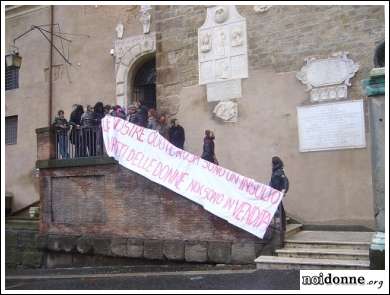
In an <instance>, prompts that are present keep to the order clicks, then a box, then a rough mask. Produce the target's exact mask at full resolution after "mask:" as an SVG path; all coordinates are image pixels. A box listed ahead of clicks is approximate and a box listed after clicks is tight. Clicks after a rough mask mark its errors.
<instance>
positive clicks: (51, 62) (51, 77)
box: [48, 5, 54, 126]
mask: <svg viewBox="0 0 390 295" xmlns="http://www.w3.org/2000/svg"><path fill="white" fill-rule="evenodd" d="M53 24H54V6H53V5H50V28H51V29H50V62H49V125H48V126H50V125H51V118H52V105H53Z"/></svg>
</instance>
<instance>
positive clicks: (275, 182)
mask: <svg viewBox="0 0 390 295" xmlns="http://www.w3.org/2000/svg"><path fill="white" fill-rule="evenodd" d="M269 185H270V187H272V188H274V189H276V190H278V191H281V190H283V189H284V190H285V192H287V191H288V185H289V184H288V178H287V176H286V174H285V173H284V170H283V168H276V169H274V170H273V171H272V176H271V182H270V184H269Z"/></svg>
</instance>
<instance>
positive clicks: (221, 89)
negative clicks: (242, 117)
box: [207, 80, 242, 101]
mask: <svg viewBox="0 0 390 295" xmlns="http://www.w3.org/2000/svg"><path fill="white" fill-rule="evenodd" d="M241 96H242V94H241V80H228V81H221V82H215V83H209V84H207V99H208V101H221V100H229V99H233V98H237V97H241Z"/></svg>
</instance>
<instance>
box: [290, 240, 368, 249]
mask: <svg viewBox="0 0 390 295" xmlns="http://www.w3.org/2000/svg"><path fill="white" fill-rule="evenodd" d="M284 246H285V248H322V249H351V250H368V248H369V247H370V243H368V242H367V243H366V242H340V241H327V242H324V241H312V242H307V241H291V240H289V239H286V240H285V243H284Z"/></svg>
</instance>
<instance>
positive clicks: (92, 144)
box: [53, 102, 185, 159]
mask: <svg viewBox="0 0 390 295" xmlns="http://www.w3.org/2000/svg"><path fill="white" fill-rule="evenodd" d="M106 115H110V116H114V117H119V118H121V119H123V120H126V121H129V122H131V123H133V124H136V125H139V126H142V127H145V128H149V129H153V130H156V131H158V132H159V133H160V134H161V135H162V136H163V137H165V138H166V139H167V140H168V141H169V142H170V143H172V144H173V145H174V146H176V147H178V148H180V149H184V142H185V131H184V128H183V127H182V126H180V125H179V124H177V120H176V119H172V120H171V124H170V126H168V124H167V119H166V116H165V115H164V114H160V115H158V113H157V111H156V110H155V109H153V108H150V109H148V108H147V107H146V106H145V105H137V104H133V105H130V106H129V107H128V109H127V111H126V110H125V109H124V108H122V107H121V106H119V105H116V106H110V105H104V104H103V103H102V102H97V103H96V104H95V105H94V106H91V105H87V108H86V111H84V107H83V106H82V105H79V104H75V105H73V110H72V112H71V114H70V118H69V121H68V120H66V119H65V113H64V111H63V110H59V111H58V113H57V116H56V117H55V119H54V123H53V126H54V127H55V129H56V136H57V151H58V152H57V157H58V158H59V157H61V159H68V158H69V150H70V145H69V141H70V143H71V144H72V145H73V146H74V151H75V152H74V154H75V157H86V156H97V155H102V154H103V151H104V145H103V136H102V130H101V128H100V126H101V120H102V118H104V116H106Z"/></svg>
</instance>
